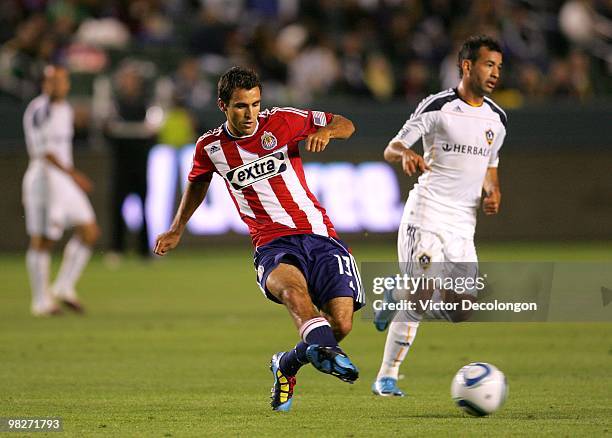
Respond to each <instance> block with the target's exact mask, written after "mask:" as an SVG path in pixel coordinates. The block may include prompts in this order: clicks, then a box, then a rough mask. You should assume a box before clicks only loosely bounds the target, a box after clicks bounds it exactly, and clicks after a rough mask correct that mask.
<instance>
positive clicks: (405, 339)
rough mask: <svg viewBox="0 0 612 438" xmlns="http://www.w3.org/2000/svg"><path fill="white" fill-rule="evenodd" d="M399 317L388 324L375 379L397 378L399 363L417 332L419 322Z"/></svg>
mask: <svg viewBox="0 0 612 438" xmlns="http://www.w3.org/2000/svg"><path fill="white" fill-rule="evenodd" d="M399 313H401V312H399ZM401 318H402V320H399V321H393V322H392V323H391V324H390V325H389V333H388V334H387V341H386V342H385V353H384V355H383V360H382V364H381V365H380V370H379V371H378V376H377V379H380V378H381V377H392V378H394V379H397V378H398V376H399V369H400V365H401V364H402V362H403V361H404V359H405V358H406V355H407V354H408V350H410V346H411V345H412V342H413V341H414V338H415V336H416V334H417V330H418V328H419V323H418V322H412V321H410V322H407V321H405V319H406V318H405V317H401ZM396 319H397V315H396Z"/></svg>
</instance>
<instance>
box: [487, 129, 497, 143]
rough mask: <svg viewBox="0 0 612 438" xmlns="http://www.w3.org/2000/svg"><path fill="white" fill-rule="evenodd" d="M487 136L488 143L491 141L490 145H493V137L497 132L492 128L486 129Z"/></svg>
mask: <svg viewBox="0 0 612 438" xmlns="http://www.w3.org/2000/svg"><path fill="white" fill-rule="evenodd" d="M485 138H486V139H487V143H489V146H491V143H493V139H494V138H495V133H494V132H493V131H492V130H490V129H487V130H486V131H485Z"/></svg>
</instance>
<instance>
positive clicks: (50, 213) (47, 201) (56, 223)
mask: <svg viewBox="0 0 612 438" xmlns="http://www.w3.org/2000/svg"><path fill="white" fill-rule="evenodd" d="M45 182H46V183H48V182H49V181H48V180H47V181H42V180H41V179H39V180H38V181H28V178H26V179H24V184H23V206H24V209H25V217H26V230H27V233H28V235H29V236H44V237H46V238H48V239H51V240H59V239H60V238H61V237H62V234H63V233H64V230H65V229H66V228H70V227H74V226H78V225H85V224H90V223H93V222H95V220H96V216H95V214H94V211H93V208H92V206H91V202H90V201H89V199H88V198H87V195H86V194H85V192H83V190H81V188H80V187H79V186H77V185H76V184H75V183H74V182H73V181H66V182H65V183H63V184H49V186H50V187H48V190H47V187H41V186H40V184H44V183H45Z"/></svg>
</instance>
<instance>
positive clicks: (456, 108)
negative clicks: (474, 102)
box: [453, 105, 463, 113]
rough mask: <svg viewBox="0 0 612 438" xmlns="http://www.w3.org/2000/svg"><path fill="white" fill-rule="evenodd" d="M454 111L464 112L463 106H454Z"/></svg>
mask: <svg viewBox="0 0 612 438" xmlns="http://www.w3.org/2000/svg"><path fill="white" fill-rule="evenodd" d="M453 111H454V112H456V113H462V112H463V110H462V109H461V107H460V106H459V105H457V106H456V107H455V108H453Z"/></svg>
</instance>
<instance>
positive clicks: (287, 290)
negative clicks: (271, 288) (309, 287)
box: [278, 284, 308, 305]
mask: <svg viewBox="0 0 612 438" xmlns="http://www.w3.org/2000/svg"><path fill="white" fill-rule="evenodd" d="M307 295H308V292H307V291H305V290H304V288H303V287H300V285H298V284H285V285H283V286H282V287H280V288H279V289H278V298H279V299H280V300H281V301H282V302H283V303H284V304H285V305H286V304H290V303H298V302H301V301H302V300H303V299H304V297H305V296H307Z"/></svg>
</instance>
